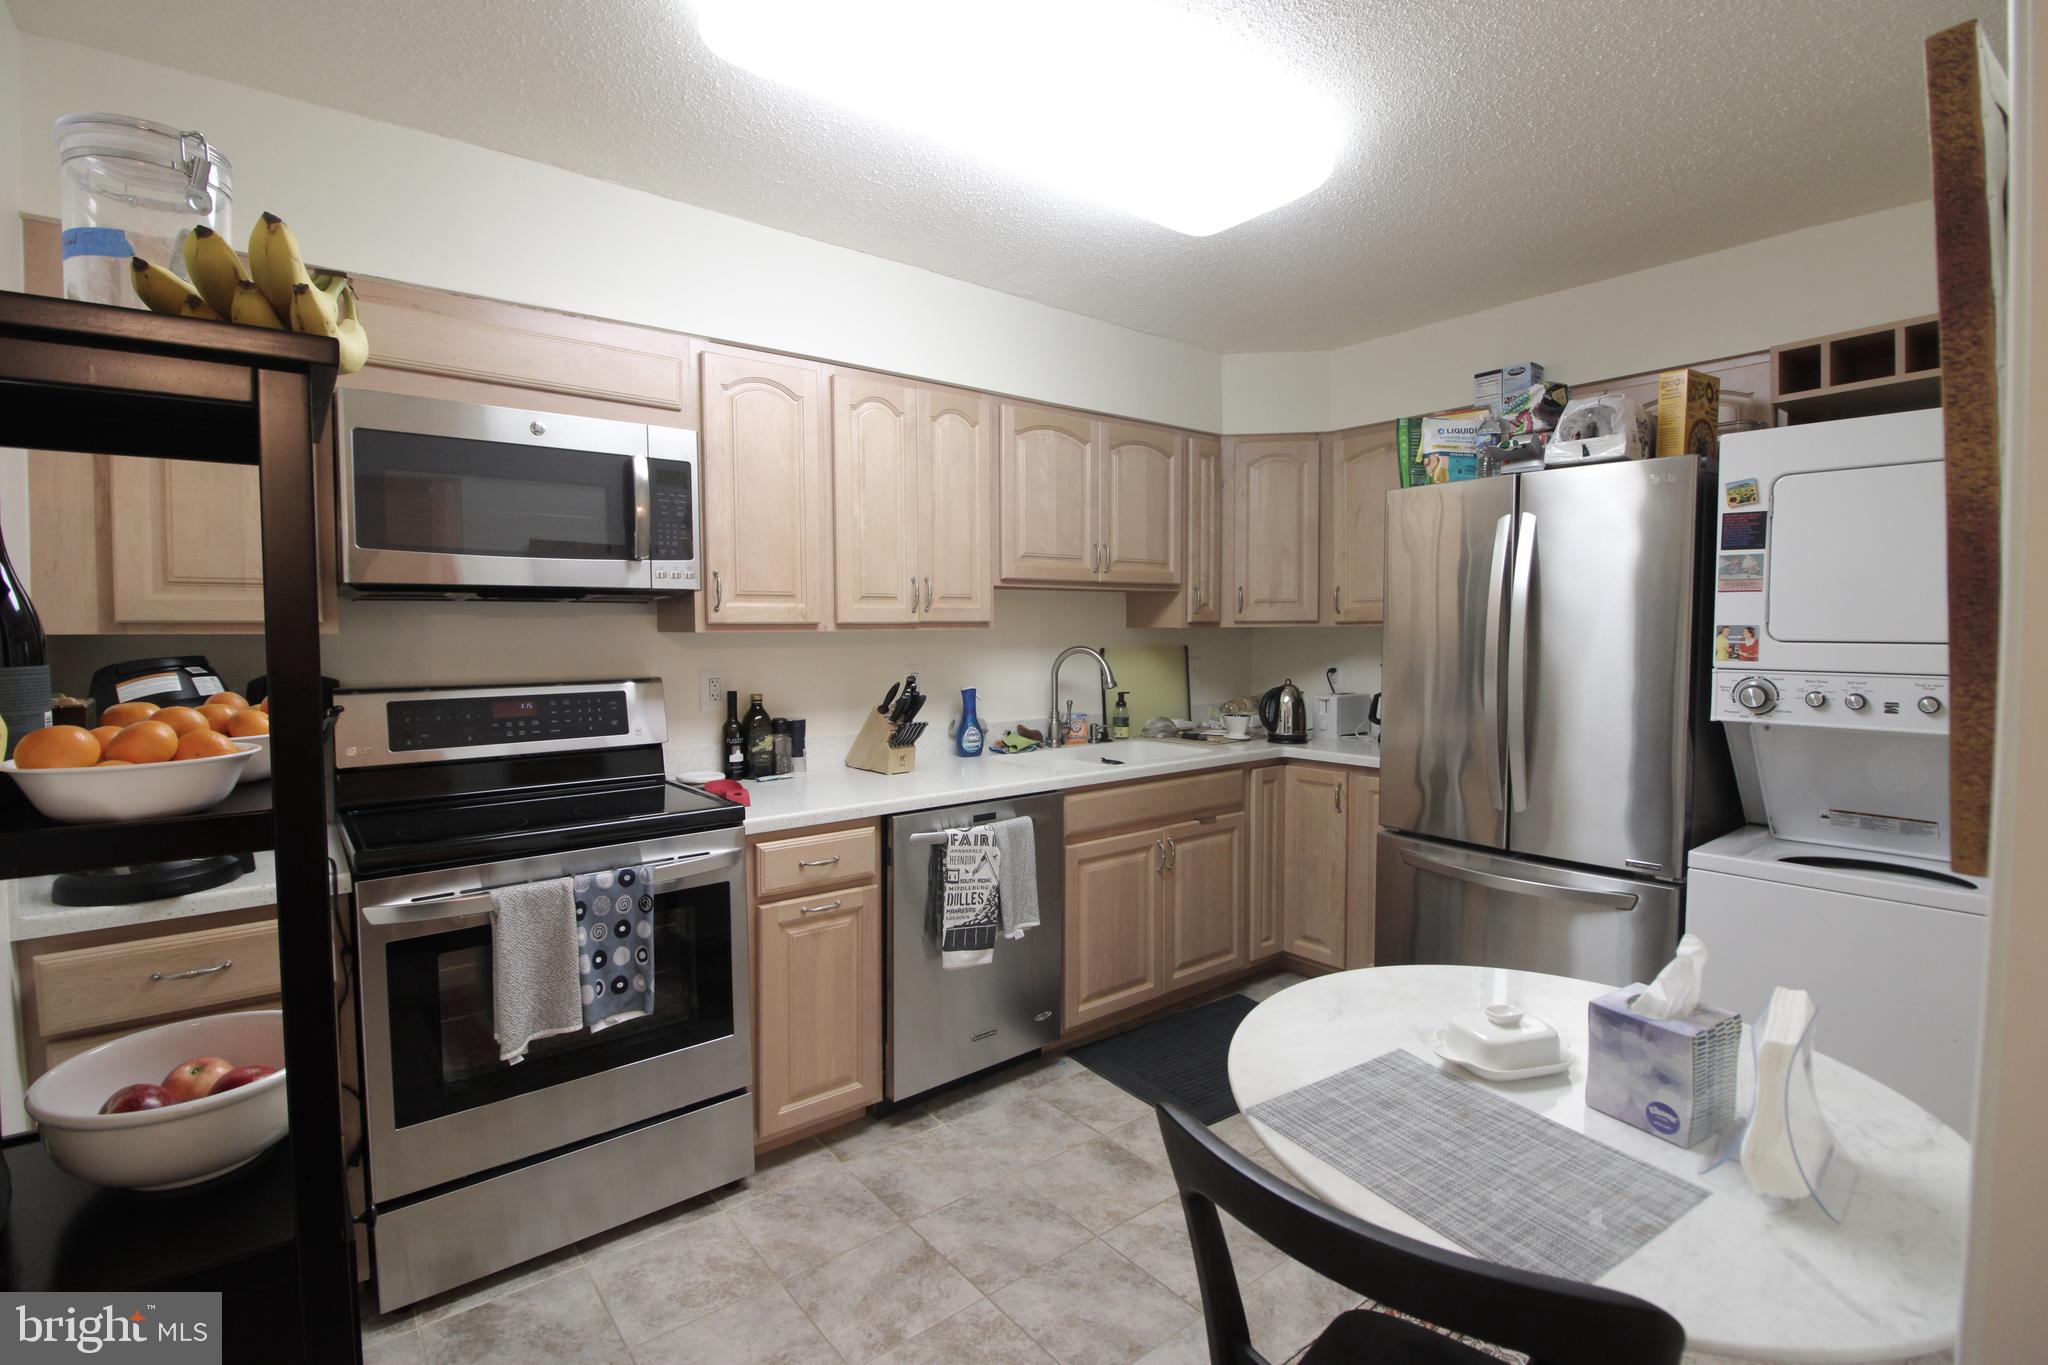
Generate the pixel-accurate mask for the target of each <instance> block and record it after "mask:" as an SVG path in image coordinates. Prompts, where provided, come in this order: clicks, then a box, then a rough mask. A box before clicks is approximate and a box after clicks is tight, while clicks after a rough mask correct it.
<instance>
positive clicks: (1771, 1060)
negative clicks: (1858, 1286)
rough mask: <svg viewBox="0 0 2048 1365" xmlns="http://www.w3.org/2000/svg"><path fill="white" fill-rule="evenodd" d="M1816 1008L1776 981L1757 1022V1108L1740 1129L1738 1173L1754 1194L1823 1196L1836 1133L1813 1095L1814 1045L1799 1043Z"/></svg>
mask: <svg viewBox="0 0 2048 1365" xmlns="http://www.w3.org/2000/svg"><path fill="white" fill-rule="evenodd" d="M1814 1012H1815V1011H1814V1007H1813V1001H1812V999H1811V998H1810V997H1808V995H1807V994H1806V992H1805V991H1795V990H1788V989H1786V988H1785V987H1783V986H1780V987H1778V988H1777V989H1776V990H1774V991H1772V992H1771V1003H1770V1007H1769V1008H1768V1009H1767V1010H1765V1011H1764V1017H1763V1019H1762V1020H1761V1021H1760V1022H1759V1024H1758V1026H1757V1034H1758V1036H1757V1048H1756V1113H1755V1114H1754V1115H1753V1116H1752V1117H1751V1119H1750V1123H1749V1127H1748V1129H1747V1130H1746V1131H1745V1132H1744V1133H1743V1135H1742V1173H1743V1174H1744V1175H1746V1176H1748V1177H1749V1183H1750V1187H1751V1188H1752V1189H1754V1190H1755V1191H1756V1192H1757V1193H1758V1194H1768V1195H1772V1196H1774V1197H1776V1198H1779V1199H1804V1198H1805V1197H1806V1196H1807V1195H1809V1194H1811V1195H1812V1196H1814V1198H1816V1199H1819V1198H1821V1197H1822V1196H1821V1187H1820V1181H1821V1177H1822V1174H1823V1173H1824V1172H1825V1171H1826V1170H1827V1167H1828V1163H1829V1158H1830V1157H1831V1156H1832V1155H1833V1153H1834V1150H1835V1138H1834V1133H1833V1132H1832V1131H1831V1130H1830V1129H1829V1127H1828V1121H1827V1119H1826V1118H1825V1117H1824V1116H1823V1115H1822V1114H1821V1112H1820V1106H1819V1103H1818V1101H1816V1100H1815V1099H1814V1098H1813V1049H1812V1048H1811V1047H1802V1046H1801V1044H1802V1043H1803V1042H1805V1040H1806V1035H1807V1030H1808V1029H1809V1028H1811V1027H1812V1025H1813V1016H1814ZM1823 1207H1825V1205H1823ZM1836 1216H1837V1217H1839V1216H1840V1213H1839V1211H1837V1212H1836Z"/></svg>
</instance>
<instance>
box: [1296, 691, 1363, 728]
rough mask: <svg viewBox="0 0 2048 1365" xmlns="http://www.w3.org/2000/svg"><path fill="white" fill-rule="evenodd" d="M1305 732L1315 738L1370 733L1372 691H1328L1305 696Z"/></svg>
mask: <svg viewBox="0 0 2048 1365" xmlns="http://www.w3.org/2000/svg"><path fill="white" fill-rule="evenodd" d="M1308 732H1309V733H1310V734H1312V735H1314V736H1315V737H1316V738H1317V739H1343V738H1345V737H1346V736H1350V735H1359V736H1363V737H1365V738H1370V737H1371V736H1372V693H1370V692H1330V693H1325V694H1324V695H1322V696H1320V697H1310V698H1309V699H1308Z"/></svg>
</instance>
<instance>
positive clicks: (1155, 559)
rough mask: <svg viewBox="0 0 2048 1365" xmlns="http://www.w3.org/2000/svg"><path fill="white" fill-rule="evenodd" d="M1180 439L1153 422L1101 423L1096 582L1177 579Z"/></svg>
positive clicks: (1181, 526) (1183, 471)
mask: <svg viewBox="0 0 2048 1365" xmlns="http://www.w3.org/2000/svg"><path fill="white" fill-rule="evenodd" d="M1186 478H1187V451H1186V440H1185V438H1183V437H1182V436H1181V435H1180V434H1179V433H1177V432H1172V431H1164V430H1161V429H1160V428H1158V427H1140V426H1130V425H1127V424H1125V423H1120V422H1105V423H1103V424H1102V493H1101V498H1102V518H1101V520H1102V532H1101V534H1102V573H1101V576H1100V577H1101V581H1102V582H1104V583H1112V584H1116V585H1119V586H1123V585H1133V586H1154V585H1160V584H1165V585H1172V584H1176V583H1179V582H1180V581H1181V573H1182V569H1181V555H1182V543H1183V540H1184V538H1185V536H1186V529H1187V528H1186V525H1185V518H1184V516H1183V515H1182V510H1181V506H1182V502H1183V500H1184V498H1185V497H1186V493H1185V491H1184V484H1185V480H1186Z"/></svg>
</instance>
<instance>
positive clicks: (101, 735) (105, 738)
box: [92, 725, 122, 752]
mask: <svg viewBox="0 0 2048 1365" xmlns="http://www.w3.org/2000/svg"><path fill="white" fill-rule="evenodd" d="M121 730H122V727H121V726H119V725H98V726H94V727H93V732H92V737H93V738H94V739H96V740H98V741H99V742H100V750H101V751H102V752H105V750H106V747H107V746H108V745H109V744H112V743H113V742H114V736H115V735H118V734H120V733H121Z"/></svg>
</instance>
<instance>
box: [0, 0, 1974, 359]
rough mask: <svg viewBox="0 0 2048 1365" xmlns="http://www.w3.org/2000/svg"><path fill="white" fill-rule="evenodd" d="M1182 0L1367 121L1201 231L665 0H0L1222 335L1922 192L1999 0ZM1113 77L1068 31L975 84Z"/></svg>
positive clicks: (689, 198)
mask: <svg viewBox="0 0 2048 1365" xmlns="http://www.w3.org/2000/svg"><path fill="white" fill-rule="evenodd" d="M1103 2H1104V3H1106V4H1107V3H1115V0H1103ZM1177 3H1181V4H1184V5H1185V6H1186V7H1187V8H1190V9H1193V10H1202V11H1207V12H1208V13H1209V14H1210V15H1211V16H1212V18H1213V20H1214V21H1215V22H1217V23H1219V24H1222V25H1224V26H1226V27H1227V28H1228V29H1230V30H1232V31H1234V32H1235V33H1237V34H1239V35H1241V37H1242V40H1243V41H1244V42H1246V43H1256V44H1258V45H1260V46H1261V47H1262V48H1264V49H1266V50H1268V51H1270V52H1273V53H1275V54H1276V55H1279V56H1281V57H1283V58H1284V59H1286V60H1288V61H1291V62H1293V63H1295V64H1297V65H1298V66H1299V68H1300V70H1301V72H1302V75H1303V79H1305V80H1311V81H1315V82H1317V83H1318V84H1320V85H1321V86H1323V87H1324V88H1325V89H1326V90H1327V91H1329V92H1330V93H1331V94H1332V95H1333V96H1335V97H1336V98H1337V99H1338V100H1339V101H1340V102H1341V103H1342V104H1343V105H1344V106H1345V107H1346V108H1347V109H1348V110H1349V111H1350V114H1351V117H1352V120H1353V125H1354V127H1353V133H1352V137H1351V140H1350V143H1349V145H1348V147H1347V148H1346V150H1345V152H1344V154H1343V156H1342V158H1341V159H1340V161H1339V163H1338V167H1337V171H1336V173H1335V174H1334V175H1333V176H1332V177H1331V178H1330V180H1329V181H1328V182H1327V183H1326V184H1324V185H1323V186H1322V188H1320V189H1319V190H1317V191H1315V192H1314V193H1312V194H1310V195H1308V196H1307V197H1306V198H1304V199H1300V200H1297V201H1296V202H1294V203H1292V204H1289V205H1286V206H1284V207H1282V208H1280V209H1277V210H1275V211H1274V212H1272V213H1269V214H1267V215H1265V216H1263V217H1261V218H1257V219H1254V220H1252V221H1251V222H1249V223H1245V224H1243V225H1241V226H1239V227H1236V228H1233V229H1231V230H1229V231H1227V232H1223V233H1219V234H1217V235H1216V236H1214V237H1208V238H1201V239H1194V238H1187V237H1183V236H1181V235H1180V234H1178V233H1175V232H1172V231H1169V230H1167V229H1165V228H1161V227H1157V226H1154V225H1153V224H1150V223H1146V222H1143V221H1141V220H1138V219H1135V218H1131V217H1129V216H1126V215H1123V214H1120V213H1117V212H1114V211H1111V210H1107V209H1101V208H1097V207H1095V206H1093V205H1090V204H1086V203H1081V202H1076V201H1074V200H1071V199H1069V198H1065V197H1063V196H1062V195H1060V194H1059V193H1058V192H1056V191H1053V190H1049V189H1046V188H1044V187H1042V186H1039V185H1036V184H1033V183H1030V182H1028V181H1024V180H1020V179H1019V178H1017V177H1015V176H1012V175H1010V174H1007V173H1004V172H999V171H995V170H991V169H989V168H987V167H984V166H981V165H977V164H976V163H975V162H974V161H973V160H971V159H970V158H967V157H965V156H962V155H960V154H957V153H954V152H951V151H948V150H947V149H945V148H942V147H939V146H936V145H933V144H929V143H925V142H922V141H920V140H917V139H914V138H911V137H908V136H905V135H904V134H902V133H900V132H898V131H896V130H894V129H892V128H889V127H886V126H882V125H879V124H874V123H870V122H868V121H865V120H863V119H860V118H858V117H855V116H852V115H849V114H846V113H843V112H841V111H839V110H837V109H834V108H830V107H826V106H823V105H821V104H818V103H816V102H815V101H812V100H810V99H808V98H807V97H804V96H801V95H798V94H796V93H794V92H792V91H788V90H785V89H783V88H781V87H778V86H775V85H772V84H770V83H768V82H765V81H763V80H761V79H759V78H757V77H754V76H752V75H750V74H748V73H745V72H742V71H739V70H736V69H734V68H732V67H729V66H727V65H726V64H725V63H723V62H721V61H720V60H719V59H718V58H716V57H714V56H713V55H712V54H711V53H710V52H709V51H708V50H706V49H705V47H704V46H703V44H701V43H700V42H699V41H698V40H697V37H696V30H695V23H694V18H693V16H692V14H691V13H690V11H689V8H688V5H687V4H686V3H685V0H602V2H601V3H600V2H598V0H584V2H583V3H576V2H574V0H572V2H571V3H566V4H564V3H547V2H546V0H350V2H349V3H345V4H333V3H313V0H180V3H178V4H176V5H166V4H163V3H160V0H11V5H12V9H13V13H14V17H15V20H16V23H17V24H18V25H19V26H20V27H21V28H22V29H23V30H25V31H27V32H30V33H36V34H41V35H44V36H47V37H52V38H62V39H66V40H69V41H72V42H77V43H82V44H85V45H87V46H90V47H96V48H102V49H105V50H108V51H112V52H118V53H122V54H124V55H128V56H132V57H137V58H141V59H143V60H147V61H153V62H158V63H162V64H165V65H169V66H174V67H178V68H182V69H184V70H188V71H192V72H196V73H199V74H202V75H206V76H212V77H216V78H219V79H222V80H226V81H232V82H236V83H240V84H245V85H253V86H256V87H258V88H260V89H265V90H271V91H275V92H278V93H281V94H286V95H291V96H294V97H297V98H301V99H307V100H311V101H314V102H316V103H320V104H325V105H329V106H332V107H334V108H337V109H344V110H348V111H350V112H353V113H358V114H363V115H367V116H369V117H372V118H376V119H381V120H385V121H387V122H391V123H396V124H400V125H403V126H407V127H412V128H419V129H424V130H427V131H430V132H435V133H441V134H445V135H447V136H449V137H454V138H459V139H461V140H463V141H465V142H471V143H477V144H480V145H482V146H486V147H492V148H496V149H499V150H501V151H505V152H511V153H515V154H517V155H519V156H524V157H529V158H531V159H533V160H536V161H542V162H547V163H550V164H553V165H557V166H561V167H565V168H567V169H570V170H574V171H578V172H581V173H583V174H586V175H592V176H597V177H599V178H601V179H605V180H612V181H617V182H620V183H622V184H626V185H631V186H635V187H637V188H641V189H645V190H649V191H652V192H654V193H657V194H661V195H665V196H667V197H670V198H673V199H678V200H682V201H685V202H688V203H692V204H698V205H702V206H704V207H706V208H711V209H716V210H719V211H721V212H725V213H730V214H733V215H736V216H738V217H741V218H747V219H751V220H753V221H755V222H760V223H765V224H768V225H770V226H773V227H778V228H784V229H787V230H789V231H792V232H797V233H801V234H803V235H805V236H807V237H814V238H817V239H820V240H822V241H827V242H833V243H837V244H839V245H842V246H847V247H852V248H854V249H856V250H859V251H864V252H868V253H870V254H873V255H876V256H883V257H887V258H889V259H892V260H897V261H903V262H906V263H909V264H911V265H916V266H922V267H924V268H926V269H929V270H934V271H938V272H940V273H942V274H945V275H951V276H955V277H957V278H959V279H963V280H970V281H973V282H974V283H977V284H982V285H987V286H989V287H991V288H994V289H999V290H1003V291H1005V292H1007V293H1011V294H1017V295H1021V296H1023V297H1025V298H1029V299H1035V300H1038V301H1041V302H1043V303H1047V304H1051V305H1053V306H1055V307H1059V308H1065V309H1070V310H1072V311H1075V312H1078V313H1083V314H1087V315H1090V316H1093V317H1098V318H1103V319H1106V320H1108V321H1111V322H1116V323H1121V324H1123V325H1125V326H1128V327H1134V328H1137V329H1139V330H1141V331H1145V332H1151V333H1155V334H1157V335H1160V336H1165V337H1172V338H1175V339H1177V340H1181V341H1185V342H1189V343H1192V344H1194V345H1197V346H1201V347H1205V348H1207V349H1210V350H1214V351H1267V350H1314V349H1322V348H1325V347H1331V346H1338V345H1343V344H1346V343H1349V342H1354V341H1361V340H1365V339H1367V338H1370V337H1376V336H1384V335H1386V334H1388V333H1390V332H1397V331H1400V330H1403V329H1404V328H1408V327H1413V326H1417V325H1419V324H1422V323H1425V322H1432V321H1436V320H1439V319H1442V318H1447V317H1454V316H1457V315H1460V314H1463V313H1469V312H1473V311H1476V310H1478V309H1481V308H1486V307H1491V306H1493V305H1496V304H1501V303H1506V302H1510V301H1512V300H1515V299H1521V298H1527V297H1530V296H1532V295H1535V294H1541V293H1545V292H1548V291H1550V290H1553V289H1559V288H1564V287H1567V286H1570V285H1574V284H1581V283H1584V282H1586V281H1589V280H1594V279H1601V278H1605V277H1608V276H1612V275H1618V274H1622V273H1625V272H1627V271H1632V270H1640V269H1643V268H1646V267H1648V266H1652V265H1657V264H1661V263H1663V262H1666V261H1672V260H1678V259H1681V258H1683V257H1687V256H1693V255H1698V254H1700V253H1702V252H1706V251H1712V250H1715V249H1717V248H1720V247H1725V246H1732V245H1735V244H1737V243H1740V242H1746V241H1752V240H1755V239H1757V238H1760V237H1767V236H1771V235H1773V234H1776V233H1780V232H1787V231H1790V230H1792V229H1795V228H1799V227H1805V226H1809V225H1812V224H1815V223H1822V222H1828V221H1831V220H1834V219H1838V218H1845V217H1849V216H1851V215H1854V214H1859V213H1866V212H1870V211H1872V210H1875V209H1880V208H1886V207H1890V206H1892V205H1896V204H1903V203H1909V202H1912V201H1914V200H1917V199H1922V198H1925V197H1926V195H1927V192H1928V189H1927V179H1928V170H1927V156H1926V128H1925V124H1926V118H1925V106H1924V101H1923V97H1922V92H1921V84H1920V82H1921V42H1922V40H1923V39H1924V38H1925V37H1926V36H1927V35H1928V34H1929V33H1932V32H1934V31H1936V30H1938V29H1941V28H1944V27H1946V26H1948V25H1949V24H1951V23H1955V22H1958V21H1960V20H1963V19H1966V18H1972V17H1975V18H1978V19H1981V20H1984V21H1985V22H1986V24H1987V26H1988V27H1989V28H1990V29H1991V30H1992V32H1993V34H1994V37H1995V38H1996V40H1997V43H1998V46H1999V47H2000V49H2001V50H2002V49H2003V44H2004V17H2003V14H2004V6H2003V4H2002V3H2001V0H1789V2H1788V0H1684V3H1680V2H1679V0H1406V2H1403V0H1352V3H1342V2H1341V0H1215V2H1214V3H1210V4H1206V5H1204V4H1200V3H1197V0H1177ZM961 60H963V61H972V60H974V54H973V53H971V52H967V53H962V54H961ZM1114 79H1116V72H1115V71H1113V70H1109V69H1105V67H1104V65H1103V64H1102V63H1099V62H1091V60H1090V56H1089V54H1088V53H1087V52H1086V51H1081V50H1077V51H1075V52H1074V54H1073V63H1072V65H1071V67H1070V68H1069V69H1068V70H1065V71H1058V72H1049V73H1047V78H1046V79H1045V80H1044V81H1043V82H1042V83H1039V84H1037V85H1035V86H1034V87H1033V88H1032V89H1031V90H1028V91H1012V90H1001V89H991V90H990V91H989V98H991V99H1062V98H1074V99H1085V98H1087V90H1088V87H1089V86H1090V85H1091V84H1092V83H1094V82H1098V81H1108V80H1114ZM1157 96H1158V98H1159V99H1162V100H1189V101H1196V100H1202V101H1207V100H1228V99H1230V98H1231V97H1232V92H1231V91H1230V90H1228V89H1220V90H1215V89H1199V90H1198V89H1164V88H1162V89H1161V90H1159V91H1158V92H1157ZM133 112H148V111H133Z"/></svg>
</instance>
